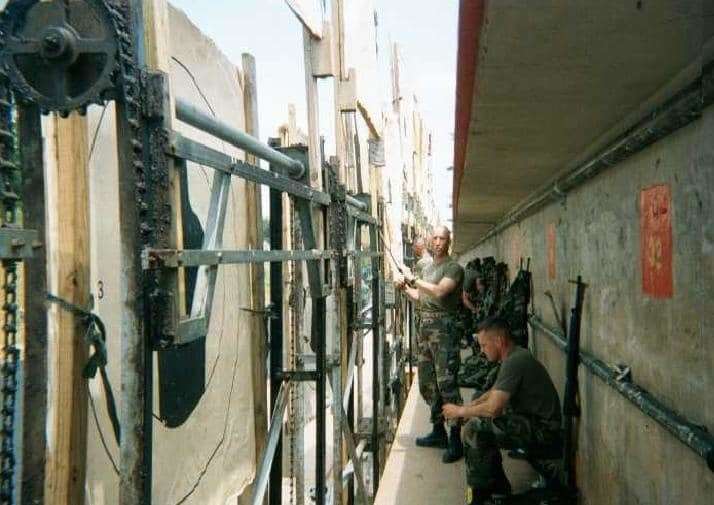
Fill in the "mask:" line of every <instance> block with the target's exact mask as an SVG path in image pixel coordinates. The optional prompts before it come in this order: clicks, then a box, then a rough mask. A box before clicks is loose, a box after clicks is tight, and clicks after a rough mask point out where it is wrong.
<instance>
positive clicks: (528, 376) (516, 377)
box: [443, 318, 562, 504]
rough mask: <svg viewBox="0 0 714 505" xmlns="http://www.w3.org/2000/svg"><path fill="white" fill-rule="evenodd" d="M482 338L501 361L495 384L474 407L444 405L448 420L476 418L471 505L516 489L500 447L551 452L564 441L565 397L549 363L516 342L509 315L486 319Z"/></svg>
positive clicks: (471, 425) (470, 450)
mask: <svg viewBox="0 0 714 505" xmlns="http://www.w3.org/2000/svg"><path fill="white" fill-rule="evenodd" d="M478 341H479V345H480V346H481V350H482V351H483V353H484V354H485V355H486V357H487V358H488V359H489V361H498V362H500V363H501V368H500V370H499V372H498V376H497V378H496V382H495V384H494V385H493V387H492V388H491V389H490V390H488V391H487V392H486V393H484V394H483V395H481V396H480V397H479V398H477V399H476V400H474V401H473V402H472V403H471V404H470V405H465V406H459V405H453V404H447V405H444V409H443V412H444V416H445V417H446V418H448V419H454V418H460V417H463V418H472V419H471V420H470V421H469V422H468V423H467V424H466V427H465V428H464V445H465V452H466V482H467V484H468V486H469V490H468V493H467V499H468V503H469V504H480V503H484V502H485V501H486V500H487V499H488V498H489V497H490V496H491V495H492V494H494V493H498V494H509V493H510V491H511V486H510V483H509V482H508V479H507V478H506V474H505V473H504V471H503V465H502V464H501V452H500V450H499V449H515V448H527V449H529V450H532V451H547V450H548V449H554V448H557V447H560V446H561V445H562V440H561V431H560V423H561V417H560V401H559V399H558V393H557V392H556V390H555V386H554V385H553V381H551V379H550V376H549V375H548V372H547V371H546V369H545V367H544V366H543V365H542V364H541V363H540V362H538V361H537V360H536V359H535V358H534V357H533V355H532V354H531V353H530V351H528V350H527V349H524V348H522V347H519V346H517V345H516V344H515V343H514V342H513V340H512V339H511V333H510V329H509V326H508V323H507V322H506V321H505V320H503V319H498V318H491V319H487V320H486V321H484V322H483V323H482V324H481V326H480V327H479V332H478ZM555 450H557V449H555Z"/></svg>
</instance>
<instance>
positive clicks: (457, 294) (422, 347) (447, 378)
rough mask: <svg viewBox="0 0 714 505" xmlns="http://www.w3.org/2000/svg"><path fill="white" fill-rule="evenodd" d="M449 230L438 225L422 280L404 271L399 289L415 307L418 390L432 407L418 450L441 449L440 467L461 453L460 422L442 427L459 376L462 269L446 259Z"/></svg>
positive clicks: (457, 396) (456, 398) (454, 400)
mask: <svg viewBox="0 0 714 505" xmlns="http://www.w3.org/2000/svg"><path fill="white" fill-rule="evenodd" d="M450 244H451V232H450V231H449V229H448V228H447V227H446V226H439V227H437V228H436V230H435V232H434V236H433V238H432V245H433V253H434V257H433V260H432V262H431V263H430V264H428V265H426V266H425V267H424V269H423V271H422V275H421V276H420V277H416V276H414V275H412V274H411V272H410V271H409V269H407V268H405V269H404V272H405V274H404V278H403V279H400V281H399V282H398V285H399V286H400V287H402V288H403V289H404V291H405V292H406V294H407V296H409V298H411V299H412V300H414V301H416V302H417V303H418V305H419V311H420V319H421V321H420V324H419V327H418V339H419V342H418V344H419V363H418V370H419V391H420V393H421V395H422V396H423V397H424V400H426V402H427V403H428V404H429V406H430V408H431V422H432V424H433V425H434V427H433V429H432V431H431V433H429V434H428V435H426V436H424V437H420V438H418V439H417V442H416V443H417V445H418V446H420V447H439V448H445V449H446V452H445V453H444V456H443V458H442V460H443V461H444V463H451V462H454V461H457V460H458V459H459V458H461V456H462V455H463V446H462V444H461V433H460V426H459V421H458V420H450V421H449V422H448V423H449V427H450V430H449V433H448V435H447V433H446V430H445V429H444V417H443V415H442V413H441V409H442V406H443V404H444V403H456V404H461V402H462V400H461V394H460V392H459V387H458V384H457V381H456V376H457V375H458V372H459V339H460V334H459V333H458V332H457V331H456V328H457V326H458V321H457V317H458V306H459V301H460V299H461V291H462V284H463V280H464V270H463V268H461V266H460V265H459V264H458V263H457V262H456V261H455V260H454V259H453V258H452V257H451V256H449V245H450Z"/></svg>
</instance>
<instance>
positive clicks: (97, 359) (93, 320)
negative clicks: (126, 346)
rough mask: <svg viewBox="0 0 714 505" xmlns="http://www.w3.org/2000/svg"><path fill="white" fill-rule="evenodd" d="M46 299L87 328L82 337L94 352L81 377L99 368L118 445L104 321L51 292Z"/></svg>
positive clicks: (90, 376) (117, 421) (92, 375)
mask: <svg viewBox="0 0 714 505" xmlns="http://www.w3.org/2000/svg"><path fill="white" fill-rule="evenodd" d="M47 301H48V302H50V303H54V304H56V305H58V306H59V307H60V308H61V309H62V310H65V311H67V312H69V313H71V314H74V315H75V316H77V317H78V318H80V319H81V320H82V322H83V324H85V325H86V327H87V330H86V332H85V334H84V338H85V340H86V341H87V343H88V344H89V345H91V346H92V347H93V348H94V352H93V353H92V355H91V356H90V357H89V359H88V360H87V363H86V364H85V365H84V369H83V370H82V377H84V378H85V379H93V378H94V377H96V375H97V370H99V376H100V377H101V380H102V381H101V382H102V389H103V390H104V397H105V399H106V403H107V414H109V419H110V421H111V423H112V430H113V431H114V439H115V440H116V442H117V445H119V444H120V441H121V428H120V426H119V416H118V415H117V408H116V401H115V400H114V393H113V391H112V386H111V383H110V382H109V376H108V375H107V371H106V366H107V346H106V340H107V338H106V337H107V330H106V327H105V326H104V322H103V321H102V320H101V319H100V317H99V316H98V315H97V314H95V313H94V312H91V311H89V310H87V309H85V308H83V307H80V306H79V305H75V304H74V303H72V302H69V301H67V300H65V299H63V298H60V297H59V296H56V295H53V294H51V293H47Z"/></svg>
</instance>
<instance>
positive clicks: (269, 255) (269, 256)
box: [141, 249, 332, 270]
mask: <svg viewBox="0 0 714 505" xmlns="http://www.w3.org/2000/svg"><path fill="white" fill-rule="evenodd" d="M331 257H332V252H331V251H329V250H328V251H322V250H315V249H311V250H308V251H286V250H280V251H263V250H206V249H183V250H180V249H146V250H144V253H143V254H142V261H141V263H142V267H143V269H144V270H151V269H156V268H178V267H196V266H200V265H231V264H238V263H267V262H275V261H280V262H282V261H309V260H322V259H329V258H331Z"/></svg>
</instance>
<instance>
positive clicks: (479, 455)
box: [462, 414, 562, 491]
mask: <svg viewBox="0 0 714 505" xmlns="http://www.w3.org/2000/svg"><path fill="white" fill-rule="evenodd" d="M462 438H463V441H464V452H465V454H466V482H467V483H468V485H469V486H470V487H472V488H474V489H477V490H480V491H488V490H492V489H493V488H494V487H495V486H496V485H497V483H498V482H499V481H500V480H501V479H504V478H505V473H504V471H503V465H502V461H501V451H500V449H516V448H526V449H528V450H530V451H533V450H536V451H540V452H543V451H547V450H548V449H550V450H551V452H553V451H554V452H557V451H558V450H559V448H561V447H562V439H561V434H560V426H559V425H557V424H550V423H546V422H544V421H540V420H534V419H531V418H529V417H526V416H522V415H518V414H504V415H502V416H500V417H496V418H488V417H475V418H473V419H471V420H470V421H469V422H468V423H466V426H465V427H464V432H463V437H462ZM542 463H543V465H542V466H546V467H547V468H548V472H549V473H550V474H551V475H547V476H546V477H547V478H549V479H551V478H557V476H558V474H559V464H560V460H559V459H554V460H548V461H543V462H542Z"/></svg>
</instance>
